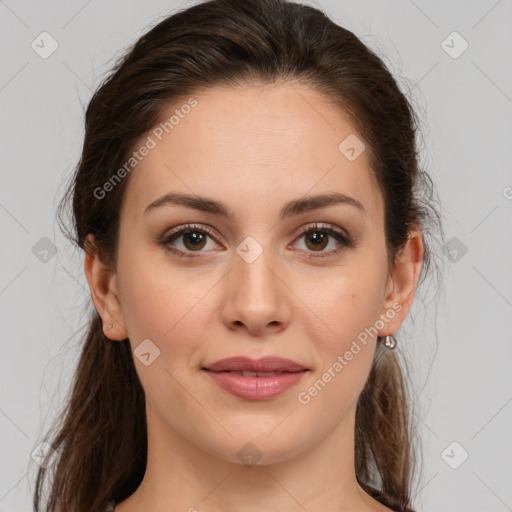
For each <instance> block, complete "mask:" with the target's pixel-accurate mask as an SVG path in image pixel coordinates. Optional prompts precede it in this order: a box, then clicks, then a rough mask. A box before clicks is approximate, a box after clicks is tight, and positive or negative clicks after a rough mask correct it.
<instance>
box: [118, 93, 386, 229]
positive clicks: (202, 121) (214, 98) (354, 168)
mask: <svg viewBox="0 0 512 512" xmlns="http://www.w3.org/2000/svg"><path fill="white" fill-rule="evenodd" d="M190 105H194V106H193V107H190ZM148 137H149V138H150V139H151V144H150V145H151V149H150V150H149V151H148V152H147V154H146V156H144V157H143V158H141V160H140V161H139V162H138V164H137V165H136V166H135V168H134V169H133V171H132V172H131V174H130V176H129V183H128V187H127V189H126V191H125V198H124V200H123V209H126V210H127V214H129V215H130V216H131V217H132V220H135V218H136V217H138V216H140V215H141V214H142V213H143V211H144V209H145V208H146V206H147V205H148V204H149V203H151V202H152V201H154V200H155V199H157V198H158V197H159V196H161V195H162V194H165V193H168V192H171V191H179V192H184V193H189V194H197V195H207V196H212V197H215V198H216V199H218V200H220V201H222V202H226V203H229V204H230V205H231V206H232V209H233V210H235V211H236V210H237V209H241V210H243V209H248V208H249V206H250V205H251V204H252V205H253V206H255V205H254V203H257V205H256V206H258V207H259V208H261V207H262V206H264V205H265V206H268V207H269V208H276V209H278V208H279V207H280V205H281V204H282V203H284V202H286V201H287V200H291V199H295V198H298V197H301V196H304V195H306V194H310V193H311V194H312V193H315V194H316V193H321V192H332V191H337V192H339V193H343V194H346V195H350V196H357V198H358V199H359V200H360V201H361V202H362V203H363V204H364V206H365V208H366V209H367V210H368V211H370V212H371V210H372V209H375V210H378V209H379V207H380V193H379V190H378V186H377V184H376V181H375V179H374V177H373V173H372V171H371V169H370V164H369V155H368V154H367V153H368V152H367V151H365V150H363V151H362V152H361V153H360V155H359V156H357V153H356V156H357V158H355V159H354V158H353V154H354V152H352V153H347V152H346V149H347V145H348V146H352V147H354V148H355V150H356V151H357V152H359V151H361V150H362V148H363V146H362V141H363V140H364V138H363V137H362V136H361V134H358V133H357V132H356V130H355V127H354V126H353V125H352V123H351V122H350V120H349V118H348V116H346V115H345V114H344V113H343V111H342V110H341V109H339V108H336V107H335V106H334V105H333V104H332V102H329V101H328V100H327V99H326V98H325V97H324V96H322V95H321V94H319V93H318V92H316V91H314V90H312V89H310V88H309V87H307V86H305V85H304V84H298V83H293V84H291V83H286V84H280V85H265V86H246V87H242V86H240V87H236V88H232V87H229V88H228V87H214V88H211V89H208V90H205V91H201V92H199V93H196V94H193V95H192V96H191V97H185V98H183V99H182V100H181V101H179V102H175V103H173V104H172V105H169V107H168V109H166V111H165V112H164V113H163V114H162V116H161V118H160V120H159V121H158V123H157V124H156V125H155V127H154V128H153V129H152V130H151V131H150V132H148V134H145V136H144V137H141V139H140V142H139V146H140V145H141V144H143V143H147V142H148V141H149V139H148ZM347 141H348V142H347ZM340 144H341V146H340ZM358 144H359V145H358ZM137 147H138V146H136V147H135V148H134V149H135V150H136V149H137ZM349 149H350V148H349ZM347 154H348V156H352V158H347ZM278 203H279V204H278ZM376 213H377V212H376Z"/></svg>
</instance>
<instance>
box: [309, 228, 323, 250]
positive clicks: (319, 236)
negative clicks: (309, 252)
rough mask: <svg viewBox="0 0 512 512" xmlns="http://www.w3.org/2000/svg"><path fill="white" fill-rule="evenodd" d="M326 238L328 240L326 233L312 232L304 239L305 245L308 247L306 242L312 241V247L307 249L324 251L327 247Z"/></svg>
mask: <svg viewBox="0 0 512 512" xmlns="http://www.w3.org/2000/svg"><path fill="white" fill-rule="evenodd" d="M327 238H328V235H327V234H326V233H320V232H318V231H312V232H311V234H310V235H308V236H307V237H306V244H307V245H308V247H309V243H308V241H309V240H314V241H313V246H312V247H309V248H310V249H311V248H313V249H324V248H325V246H326V245H327Z"/></svg>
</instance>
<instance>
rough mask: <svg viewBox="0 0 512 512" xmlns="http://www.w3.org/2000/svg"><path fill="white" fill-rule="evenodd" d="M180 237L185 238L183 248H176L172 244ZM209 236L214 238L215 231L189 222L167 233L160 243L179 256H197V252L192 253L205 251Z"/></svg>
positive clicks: (182, 242) (182, 243)
mask: <svg viewBox="0 0 512 512" xmlns="http://www.w3.org/2000/svg"><path fill="white" fill-rule="evenodd" d="M180 238H182V239H183V240H182V241H181V245H182V247H183V249H181V248H176V247H175V246H173V245H172V244H173V243H175V241H176V240H179V239H180ZM208 238H212V239H213V238H214V235H213V233H212V232H211V231H210V230H209V229H207V228H205V227H199V226H197V225H195V224H189V225H186V226H183V227H181V228H180V229H176V230H174V231H171V232H170V233H167V234H166V235H165V236H164V237H163V238H162V240H160V244H161V245H162V246H163V247H164V249H166V250H168V251H169V252H172V253H173V254H176V255H177V256H182V257H195V256H196V255H195V254H190V253H193V252H204V251H202V249H204V247H205V246H206V245H207V241H208Z"/></svg>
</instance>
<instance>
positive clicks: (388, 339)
mask: <svg viewBox="0 0 512 512" xmlns="http://www.w3.org/2000/svg"><path fill="white" fill-rule="evenodd" d="M384 346H385V347H386V348H389V349H390V350H393V349H394V348H395V347H396V339H395V337H394V336H393V335H392V334H389V335H388V336H385V337H384Z"/></svg>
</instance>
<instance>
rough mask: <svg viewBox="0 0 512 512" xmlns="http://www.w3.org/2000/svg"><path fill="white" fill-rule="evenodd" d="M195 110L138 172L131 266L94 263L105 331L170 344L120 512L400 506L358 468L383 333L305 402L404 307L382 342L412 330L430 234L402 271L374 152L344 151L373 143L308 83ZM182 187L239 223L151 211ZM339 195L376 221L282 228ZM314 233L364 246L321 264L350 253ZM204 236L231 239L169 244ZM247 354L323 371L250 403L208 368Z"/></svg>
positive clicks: (160, 360)
mask: <svg viewBox="0 0 512 512" xmlns="http://www.w3.org/2000/svg"><path fill="white" fill-rule="evenodd" d="M194 98H195V99H196V100H197V101H198V105H197V106H196V107H195V108H194V109H193V110H192V112H191V113H190V114H189V115H188V116H186V117H185V118H184V119H181V120H180V123H179V125H177V126H175V127H174V129H173V130H172V131H171V132H169V135H168V136H166V137H165V138H164V139H163V140H162V142H159V143H158V145H157V146H156V147H155V148H154V149H152V150H151V151H150V152H149V154H148V155H147V156H146V157H145V158H144V159H143V160H142V161H141V162H140V163H139V164H138V165H137V167H136V168H135V169H134V170H133V171H132V173H131V175H130V177H129V183H128V187H127V189H126V191H125V196H124V199H123V204H122V208H121V225H120V236H119V257H118V260H117V266H116V268H115V269H110V268H108V267H106V266H105V265H104V264H103V263H102V262H101V261H100V259H99V258H98V257H97V255H96V254H95V253H94V252H91V253H90V254H88V255H86V258H85V273H86V276H87V280H88V282H89V286H90V289H91V294H92V297H93V300H94V304H95V306H96V308H97V310H98V312H99V313H100V314H101V316H102V318H103V321H104V332H105V334H106V336H107V337H108V338H110V339H111V340H123V339H125V338H127V337H129V339H130V344H131V347H132V349H135V348H136V347H137V346H138V345H139V344H140V343H141V342H142V340H144V339H147V338H149V339H150V340H152V342H153V343H154V344H155V345H156V346H157V347H158V348H159V349H160V356H159V357H157V358H156V359H155V360H154V361H153V362H152V363H151V364H150V365H149V366H145V365H144V364H142V363H141V361H140V360H139V359H138V358H137V357H135V358H134V360H135V365H136V369H137V372H138V375H139V378H140V380H141V383H142V386H143V387H144V390H145V393H146V402H147V407H146V414H147V424H148V466H147V471H146V474H145V477H144V480H143V482H142V484H141V486H140V487H139V488H138V489H137V491H136V492H135V493H134V494H133V495H132V496H130V497H129V498H128V499H127V500H125V501H124V502H122V503H121V504H119V505H117V507H116V512H135V511H141V510H151V511H154V512H159V511H162V512H163V511H166V512H169V511H190V512H192V511H193V510H194V509H196V510H202V511H208V512H220V511H222V512H235V511H240V510H243V511H244V512H256V511H258V512H260V511H261V510H263V509H264V510H280V511H287V512H292V511H293V512H295V511H303V510H304V509H305V510H308V511H310V512H314V511H320V510H322V511H333V512H334V511H336V512H348V511H351V512H354V511H357V512H362V511H387V510H390V509H388V508H386V507H384V506H383V505H381V504H380V503H379V502H377V501H376V500H374V499H373V498H371V497H370V496H369V495H367V494H366V493H365V492H364V491H363V490H362V489H361V488H360V487H359V485H358V484H357V481H356V478H355V469H354V434H353V432H354V423H355V411H356V403H357V399H358V396H359V394H360V393H361V391H362V389H363V386H364V384H365V382H366V380H367V377H368V374H369V371H370V368H371V363H372V360H373V357H374V351H375V348H376V341H377V339H376V336H374V337H370V338H369V339H368V343H367V345H366V346H364V345H362V344H360V345H361V347H362V350H361V351H360V352H359V353H358V354H357V355H355V356H354V357H353V359H352V360H351V361H350V362H349V363H348V364H347V365H346V366H345V367H344V368H343V370H342V371H341V372H340V373H339V374H337V376H336V377H334V378H332V379H331V381H330V382H329V383H328V384H327V385H326V386H325V387H324V388H323V389H322V390H321V392H319V393H318V394H317V395H316V396H315V397H314V398H312V399H311V401H310V402H309V403H308V404H306V405H304V404H301V403H300V402H299V401H298V398H297V396H298V393H299V392H300V391H304V390H307V389H308V388H309V387H310V386H312V384H313V383H314V382H315V381H317V380H318V379H319V378H320V377H321V376H322V374H323V373H324V371H326V369H327V368H329V367H332V365H333V363H334V362H335V361H336V360H337V356H338V355H343V354H344V353H345V352H346V351H347V350H348V349H349V348H350V347H351V344H352V342H353V341H354V340H356V339H357V335H358V334H359V333H360V332H362V331H364V329H365V328H369V327H370V326H372V325H374V324H375V322H376V320H378V319H379V317H380V315H382V314H386V312H388V311H389V310H390V309H393V304H395V308H396V304H399V305H401V310H400V311H399V312H396V311H395V313H396V314H395V315H394V317H393V318H392V319H390V320H388V321H387V322H385V325H384V326H383V327H382V329H379V330H378V335H379V336H385V335H388V334H393V333H395V332H396V331H397V330H398V328H399V327H400V325H401V324H402V322H403V321H404V319H405V317H406V315H407V312H408V310H409V308H410V305H411V303H412V301H413V298H414V294H415V290H416V286H417V283H418V278H419V273H420V270H421V265H422V259H423V242H422V237H421V232H420V231H419V229H417V228H415V229H413V230H411V232H410V239H409V241H408V243H407V244H406V246H405V248H404V249H403V251H402V252H401V253H400V254H399V257H398V258H397V260H396V261H395V263H394V266H393V267H391V268H390V267H389V266H388V261H387V254H386V247H385V237H384V224H383V223H384V203H383V198H382V195H381V192H380V189H379V188H378V186H377V184H376V182H375V180H374V177H373V175H372V172H371V169H370V166H369V160H368V155H367V152H366V151H365V152H363V153H362V154H361V155H360V156H359V157H358V158H357V159H356V160H354V161H349V160H348V159H347V158H346V157H345V156H344V155H343V154H342V153H341V152H340V151H339V150H338V145H339V144H340V142H341V141H342V140H343V139H345V137H347V136H348V135H349V134H356V135H357V132H356V130H355V128H354V127H353V126H352V125H351V123H350V122H349V119H348V117H347V116H345V115H344V113H343V112H342V111H340V110H339V109H335V108H333V106H332V105H330V104H329V103H328V101H327V100H326V99H325V98H324V97H323V96H321V95H320V94H318V93H317V92H315V91H313V90H312V89H310V88H308V87H307V86H306V85H301V84H291V83H286V84H280V85H267V86H254V85H253V86H249V85H248V86H246V87H242V86H239V87H237V88H230V89H228V88H220V87H216V88H212V89H208V90H206V91H203V92H201V93H200V94H196V95H194ZM184 103H185V102H184ZM175 108H176V105H173V106H172V107H169V114H168V115H166V116H163V117H167V118H168V117H169V115H170V114H172V112H173V111H174V110H175ZM240 113H243V115H240ZM358 137H359V138H360V139H361V140H363V137H362V136H361V135H358ZM171 191H172V192H180V193H189V194H195V195H199V196H207V197H209V198H212V199H215V200H217V201H220V202H222V203H225V204H226V205H227V206H228V207H229V208H231V209H232V210H233V211H234V214H235V217H234V219H233V220H227V219H224V218H220V217H219V216H216V215H215V214H212V213H207V212H200V211H197V210H194V209H190V208H187V207H184V206H177V205H166V206H162V207H159V208H155V209H153V210H151V211H149V212H148V213H146V214H144V210H145V208H146V207H147V206H148V205H149V204H150V203H152V202H153V201H155V200H156V199H157V198H159V197H161V196H162V195H164V194H166V193H168V192H171ZM333 191H335V192H339V193H342V194H345V195H348V196H351V197H353V198H355V199H357V200H358V201H360V202H361V203H362V205H363V207H364V209H365V212H362V211H360V210H359V209H357V208H355V207H353V206H350V205H347V204H337V205H331V206H328V207H324V208H321V209H316V210H312V211H308V212H303V213H301V214H299V215H297V216H293V217H290V218H286V219H283V220H279V218H278V214H279V210H280V209H281V207H282V206H283V205H284V204H286V203H287V202H288V201H291V200H293V199H298V198H302V197H303V196H304V195H308V196H309V195H316V194H319V193H330V192H333ZM315 222H322V223H327V224H330V225H332V226H333V227H338V228H340V229H345V230H346V231H348V233H349V234H350V235H351V237H352V238H353V240H354V241H355V244H356V245H355V247H343V246H341V250H340V252H339V253H338V254H332V253H331V255H330V256H326V257H321V256H319V254H326V253H328V252H330V251H331V250H333V249H336V248H337V247H340V245H339V244H338V242H336V240H335V239H334V238H332V237H329V241H328V243H327V245H321V247H320V249H318V248H315V245H314V244H313V243H311V239H312V237H311V233H310V234H309V235H302V236H300V238H299V237H298V230H299V228H301V227H302V226H308V225H310V226H312V227H314V223H315ZM187 223H194V224H199V225H200V226H199V227H201V226H207V227H209V228H210V229H211V230H212V231H213V233H214V234H215V237H216V239H213V238H211V237H209V236H206V241H205V243H204V245H201V244H198V243H197V241H196V242H195V244H196V245H194V241H193V239H192V241H191V239H190V238H187V237H186V236H183V235H182V236H180V237H178V238H177V239H175V240H174V242H172V244H173V246H174V247H175V248H177V249H181V250H183V251H187V250H188V254H191V253H193V255H196V257H179V256H176V255H174V254H172V253H169V252H167V251H166V250H165V248H164V247H163V246H162V245H159V243H158V241H157V240H158V239H159V238H161V237H163V236H164V235H165V234H166V233H168V232H169V230H170V228H174V227H177V226H183V225H185V224H187ZM320 232H322V231H320ZM248 236H251V237H253V238H254V239H255V240H256V241H257V242H258V243H259V244H260V246H261V248H262V250H263V252H262V253H261V255H260V256H259V257H258V258H257V259H256V260H255V261H253V262H252V263H248V262H247V261H245V260H244V259H243V258H241V257H240V256H239V255H238V253H237V252H236V248H237V247H238V246H239V244H240V243H241V242H242V241H243V240H244V239H245V238H246V237H248ZM91 240H92V238H91ZM187 242H188V245H185V244H186V243H187ZM191 247H192V249H190V248H191ZM194 247H199V249H197V250H196V251H195V252H194V250H193V249H194ZM198 251H199V252H198ZM200 251H202V252H200ZM308 256H311V257H309V258H308ZM108 324H113V326H114V327H113V328H112V329H110V330H107V328H106V326H107V325H108ZM235 355H247V356H249V357H253V358H260V357H263V356H265V355H278V356H282V357H286V358H289V359H292V360H295V361H297V362H300V363H302V364H303V365H304V366H306V367H307V368H308V369H310V372H308V374H306V375H305V376H304V377H303V379H302V380H301V382H300V383H299V384H298V386H296V387H294V388H292V389H290V390H288V391H286V392H284V393H283V394H281V395H279V396H278V397H275V398H273V399H270V400H260V401H249V400H243V399H240V398H237V397H235V396H233V395H231V394H229V393H227V392H225V391H224V390H222V389H221V388H220V387H218V386H217V385H216V384H215V383H214V382H213V381H212V379H211V378H210V376H209V375H208V374H206V373H205V372H203V371H202V370H201V367H203V366H205V365H207V364H209V363H212V362H214V361H217V360H218V359H222V358H225V357H230V356H235ZM248 442H251V443H253V444H254V445H255V446H256V448H257V450H258V451H259V452H260V453H261V455H262V458H261V460H260V461H259V462H258V463H257V464H256V465H254V466H252V467H249V466H246V465H244V464H243V463H242V461H241V460H240V459H239V458H238V456H237V452H238V451H239V450H240V449H241V448H242V447H243V446H244V445H245V444H246V443H248Z"/></svg>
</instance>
